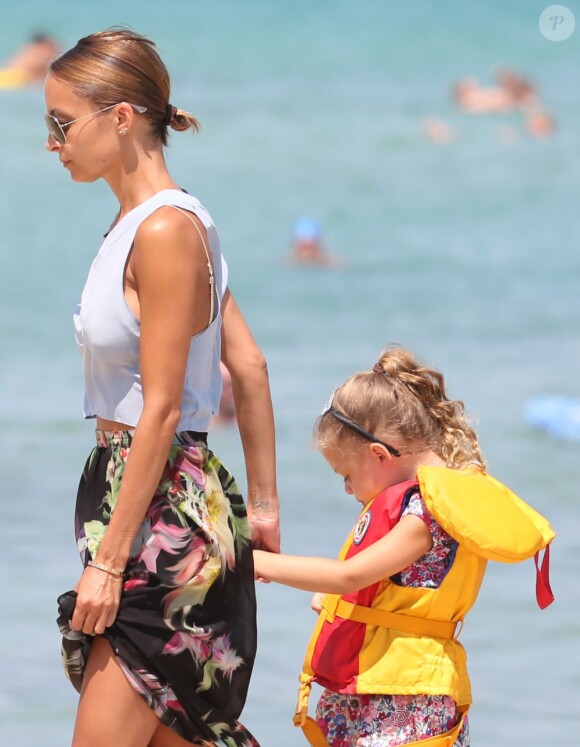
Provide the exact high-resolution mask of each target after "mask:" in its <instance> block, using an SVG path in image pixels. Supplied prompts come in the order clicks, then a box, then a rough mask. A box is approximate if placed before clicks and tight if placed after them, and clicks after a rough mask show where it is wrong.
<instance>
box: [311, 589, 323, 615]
mask: <svg viewBox="0 0 580 747" xmlns="http://www.w3.org/2000/svg"><path fill="white" fill-rule="evenodd" d="M323 597H324V594H321V593H320V592H319V591H317V592H315V593H314V594H313V595H312V599H311V600H310V606H311V608H312V609H313V610H314V611H315V612H318V613H319V614H320V613H321V612H322V599H323Z"/></svg>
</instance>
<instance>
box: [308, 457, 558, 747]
mask: <svg viewBox="0 0 580 747" xmlns="http://www.w3.org/2000/svg"><path fill="white" fill-rule="evenodd" d="M417 485H418V487H419V490H420V493H421V496H422V498H423V500H424V502H425V504H426V506H427V509H428V511H429V513H430V514H431V515H432V516H433V517H434V519H435V520H436V521H437V522H438V523H439V524H440V526H441V527H442V528H443V529H444V530H445V531H446V532H447V533H448V534H449V535H450V536H451V537H452V538H453V539H454V540H456V542H457V543H458V544H457V546H456V549H455V556H454V558H453V561H452V563H451V566H450V567H449V569H448V571H447V573H446V576H445V578H444V579H443V581H442V583H441V584H440V586H439V587H438V588H436V589H432V588H424V587H423V588H416V587H408V586H400V585H397V584H396V583H395V582H394V581H393V580H392V579H389V578H387V579H385V580H383V581H381V582H379V583H378V584H374V585H373V586H372V587H367V589H362V590H360V591H359V592H356V594H354V595H344V596H339V595H333V594H327V595H326V596H325V597H324V599H323V603H322V612H321V613H320V615H319V619H318V621H317V624H316V627H315V630H314V633H313V635H312V637H311V640H310V643H309V645H308V649H307V652H306V657H305V660H304V665H303V670H302V674H301V676H300V691H299V699H298V706H297V710H296V714H295V717H294V723H295V725H300V726H302V727H303V728H304V731H305V734H306V736H307V738H308V739H309V741H310V743H311V744H313V745H324V744H326V741H325V740H324V736H323V735H322V732H321V730H320V729H319V728H318V726H317V724H316V722H315V721H313V719H311V718H309V717H308V715H307V711H308V696H309V693H310V688H311V684H312V682H313V681H314V682H318V683H319V684H321V685H322V686H323V687H328V688H329V689H331V690H334V691H335V692H344V693H366V694H374V695H381V694H384V695H389V694H400V695H419V694H426V695H449V696H451V697H452V698H453V699H454V700H455V702H456V703H457V705H458V709H459V711H460V712H461V713H464V712H465V711H466V710H467V708H468V707H469V704H470V703H471V687H470V682H469V677H468V674H467V666H466V654H465V650H464V648H463V646H462V645H461V643H459V641H458V640H457V635H458V633H459V631H460V629H461V627H462V624H463V620H464V618H465V615H466V614H467V613H468V612H469V610H470V609H471V608H472V607H473V605H474V604H475V601H476V599H477V595H478V593H479V589H480V587H481V583H482V581H483V576H484V573H485V569H486V565H487V560H498V561H501V562H508V563H511V562H518V561H521V560H525V559H527V558H530V557H532V556H534V555H535V556H536V568H537V582H536V592H537V598H538V603H539V604H540V606H541V607H542V608H543V607H545V606H547V605H548V604H550V603H551V601H553V595H552V593H551V589H550V585H549V577H548V575H549V567H548V566H549V560H548V559H549V554H548V553H549V550H548V545H549V543H550V542H551V541H552V539H553V538H554V537H555V533H554V532H553V530H552V528H551V527H550V525H549V523H548V522H547V520H546V519H544V517H542V516H541V515H540V514H538V513H537V512H536V511H534V509H532V508H531V507H530V506H528V505H527V504H526V503H524V502H523V501H522V500H521V499H520V498H518V497H517V496H516V495H515V494H514V493H512V492H511V491H510V490H509V489H508V488H507V487H506V486H505V485H502V484H501V483H500V482H498V481H497V480H495V479H494V478H493V477H491V476H489V475H486V474H484V473H479V472H474V471H467V470H466V471H457V470H451V469H447V468H445V467H420V468H419V470H418V473H417V480H416V481H410V482H406V483H402V484H400V485H395V486H393V487H392V488H389V489H387V490H386V491H384V492H383V493H381V494H380V495H379V496H377V497H376V498H375V499H373V500H372V501H371V502H370V503H369V504H368V505H367V506H365V508H364V509H363V510H362V512H361V514H360V516H359V519H358V521H357V524H356V525H355V527H354V529H353V531H352V532H351V533H350V535H349V537H348V539H347V541H346V543H345V545H344V546H343V548H342V551H341V553H340V555H339V557H340V558H341V559H347V558H348V557H351V556H352V555H353V554H356V553H357V552H360V551H362V550H364V549H365V547H368V545H369V544H372V543H373V542H376V541H377V540H378V539H379V538H380V537H382V536H384V535H385V534H386V533H387V532H388V531H390V529H391V528H392V526H394V524H395V523H396V521H398V519H399V517H400V513H401V507H402V503H403V499H404V497H405V495H406V494H407V492H408V491H409V489H411V490H413V491H414V490H416V488H417ZM544 548H545V549H546V554H545V556H544V563H543V565H542V568H541V569H540V568H539V567H538V560H537V556H538V553H539V551H540V550H542V549H544ZM460 726H461V724H460V723H459V724H458V725H457V726H456V727H455V728H454V729H453V730H451V731H450V732H447V733H446V734H444V735H439V736H438V737H434V738H432V739H433V740H434V741H433V742H431V740H427V741H424V742H421V744H429V745H431V744H433V745H438V747H439V746H440V747H443V745H449V747H451V745H452V744H453V742H454V740H455V738H456V736H457V734H458V732H459V729H460ZM437 740H439V741H437Z"/></svg>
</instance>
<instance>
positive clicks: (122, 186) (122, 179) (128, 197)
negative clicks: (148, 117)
mask: <svg viewBox="0 0 580 747" xmlns="http://www.w3.org/2000/svg"><path fill="white" fill-rule="evenodd" d="M104 178H105V181H106V182H107V184H108V185H109V187H110V188H111V190H112V191H113V193H114V194H115V196H116V197H117V200H118V201H119V206H120V208H119V215H118V216H117V220H120V219H121V218H123V216H125V215H126V214H127V213H128V212H129V211H130V210H133V208H135V207H137V206H138V205H141V204H142V203H143V202H145V200H148V199H149V198H150V197H152V196H153V195H155V194H157V193H158V192H161V190H163V189H179V187H178V185H177V184H176V183H175V181H174V180H173V178H172V177H171V175H170V174H169V171H168V170H167V166H166V164H165V158H164V157H163V152H162V151H161V149H159V150H154V151H149V152H145V151H141V152H140V153H139V152H138V151H134V152H132V154H131V157H130V158H125V159H124V160H123V162H122V163H121V166H120V168H119V169H118V170H117V171H116V172H115V173H114V174H111V175H106V176H105V177H104Z"/></svg>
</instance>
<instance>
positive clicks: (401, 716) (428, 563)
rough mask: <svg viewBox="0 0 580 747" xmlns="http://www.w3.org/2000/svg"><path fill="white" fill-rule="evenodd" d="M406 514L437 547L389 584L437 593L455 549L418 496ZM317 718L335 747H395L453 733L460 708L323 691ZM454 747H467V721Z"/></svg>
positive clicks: (443, 701)
mask: <svg viewBox="0 0 580 747" xmlns="http://www.w3.org/2000/svg"><path fill="white" fill-rule="evenodd" d="M407 514H413V515H415V516H419V517H420V518H421V519H422V520H423V521H424V522H425V523H426V525H427V526H428V528H429V530H430V531H431V534H432V537H433V546H432V548H431V550H429V552H428V553H426V554H425V555H423V556H422V557H421V558H419V560H417V561H416V562H415V563H413V565H410V566H409V567H408V568H405V569H404V570H403V571H401V572H400V573H398V574H396V575H395V576H392V577H391V580H392V581H393V582H394V583H396V584H399V585H400V586H414V587H429V588H437V587H438V586H439V585H440V584H441V582H442V580H443V578H444V577H445V574H446V573H447V570H448V569H449V566H450V565H451V563H452V561H453V557H454V554H455V548H456V545H457V543H456V542H455V540H453V539H452V538H451V537H450V536H449V535H448V534H447V532H445V531H444V530H443V529H442V528H441V527H440V526H439V524H438V523H437V522H436V521H435V519H433V517H432V516H431V515H430V514H429V512H428V511H427V507H426V506H425V503H424V502H423V499H422V498H421V495H420V493H419V491H415V492H414V493H412V494H411V496H410V497H408V502H407V505H406V507H405V508H404V510H403V512H402V514H401V517H403V516H405V515H407ZM316 716H317V722H318V725H319V726H320V728H321V729H322V731H323V733H324V734H325V736H326V739H327V741H328V744H329V745H331V747H395V746H396V745H403V744H409V743H411V742H418V741H420V740H422V739H427V738H428V737H431V736H435V735H436V734H441V733H443V732H445V731H448V730H449V729H452V728H453V727H454V726H455V724H456V723H457V707H456V704H455V701H454V700H453V699H452V698H450V697H449V696H447V695H344V694H342V693H336V692H333V691H331V690H324V692H323V693H322V695H321V697H320V700H319V701H318V705H317V708H316ZM353 735H356V736H355V737H354V738H353ZM454 747H469V724H468V720H467V717H465V718H464V721H463V726H462V728H461V731H460V732H459V735H458V737H457V739H456V741H455V745H454Z"/></svg>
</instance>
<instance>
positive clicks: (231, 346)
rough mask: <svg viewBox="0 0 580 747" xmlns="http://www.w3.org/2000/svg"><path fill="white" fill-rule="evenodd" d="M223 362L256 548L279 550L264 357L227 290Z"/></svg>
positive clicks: (273, 451) (272, 435)
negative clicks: (227, 375)
mask: <svg viewBox="0 0 580 747" xmlns="http://www.w3.org/2000/svg"><path fill="white" fill-rule="evenodd" d="M222 318H223V326H222V361H223V362H224V364H225V365H226V367H227V369H228V371H229V372H230V375H231V377H232V389H233V393H234V402H235V406H236V415H237V419H238V427H239V429H240V437H241V439H242V447H243V449H244V457H245V461H246V475H247V479H248V518H249V520H250V525H251V528H252V540H253V543H254V547H257V548H261V549H264V550H269V551H270V552H275V553H278V552H280V520H279V503H278V493H277V488H276V445H275V433H274V414H273V411H272V399H271V397H270V385H269V382H268V368H267V365H266V360H265V359H264V356H263V355H262V353H261V351H260V349H259V348H258V346H257V345H256V342H255V340H254V338H253V337H252V333H251V332H250V329H249V327H248V325H247V324H246V321H245V319H244V317H243V316H242V313H241V311H240V309H239V308H238V305H237V304H236V302H235V301H234V298H233V296H232V295H231V294H230V292H229V291H226V293H225V295H224V300H223V303H222Z"/></svg>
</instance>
